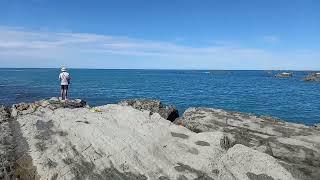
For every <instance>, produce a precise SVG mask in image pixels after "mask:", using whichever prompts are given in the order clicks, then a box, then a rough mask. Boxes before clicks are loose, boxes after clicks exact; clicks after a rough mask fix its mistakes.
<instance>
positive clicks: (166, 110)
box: [119, 99, 179, 121]
mask: <svg viewBox="0 0 320 180" xmlns="http://www.w3.org/2000/svg"><path fill="white" fill-rule="evenodd" d="M119 104H120V105H124V106H132V107H133V108H135V109H138V110H147V111H150V112H151V113H159V114H160V116H161V117H163V118H164V119H167V120H169V121H174V120H175V119H177V118H178V117H179V112H178V110H177V109H176V108H175V107H174V106H165V105H163V104H162V103H161V102H160V101H158V100H151V99H129V100H124V101H121V102H119Z"/></svg>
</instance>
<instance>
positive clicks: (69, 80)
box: [68, 75, 71, 84]
mask: <svg viewBox="0 0 320 180" xmlns="http://www.w3.org/2000/svg"><path fill="white" fill-rule="evenodd" d="M70 82H71V77H70V75H69V76H68V84H70Z"/></svg>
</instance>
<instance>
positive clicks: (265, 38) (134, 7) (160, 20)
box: [0, 0, 320, 70]
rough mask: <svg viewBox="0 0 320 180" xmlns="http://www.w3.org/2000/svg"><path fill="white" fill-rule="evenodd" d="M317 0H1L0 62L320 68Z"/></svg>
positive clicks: (13, 64) (18, 64) (319, 8)
mask: <svg viewBox="0 0 320 180" xmlns="http://www.w3.org/2000/svg"><path fill="white" fill-rule="evenodd" d="M319 42H320V1H317V0H261V1H257V0H220V1H218V0H201V1H199V0H157V1H156V0H134V1H133V0H127V1H124V0H117V1H108V0H101V1H98V0H91V1H89V0H87V1H84V0H68V1H65V0H1V1H0V63H1V64H0V67H60V66H67V67H74V68H134V69H136V68H138V69H140V68H152V69H303V70H304V69H308V70H309V69H310V70H312V69H313V70H319V69H320V68H319V67H320V43H319Z"/></svg>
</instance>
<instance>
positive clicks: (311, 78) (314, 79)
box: [303, 73, 320, 82]
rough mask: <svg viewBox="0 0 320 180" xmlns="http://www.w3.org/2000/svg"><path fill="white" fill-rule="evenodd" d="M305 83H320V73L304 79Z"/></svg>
mask: <svg viewBox="0 0 320 180" xmlns="http://www.w3.org/2000/svg"><path fill="white" fill-rule="evenodd" d="M303 80H304V81H319V82H320V73H312V74H309V75H308V76H307V77H305V78H303Z"/></svg>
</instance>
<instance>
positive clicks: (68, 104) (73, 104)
mask: <svg viewBox="0 0 320 180" xmlns="http://www.w3.org/2000/svg"><path fill="white" fill-rule="evenodd" d="M86 106H87V103H86V102H85V101H83V100H81V99H75V100H67V101H61V100H59V99H58V98H55V97H53V98H51V99H49V100H41V101H36V102H34V103H19V104H14V105H12V108H11V115H12V116H17V115H19V114H30V113H33V112H34V111H36V110H37V109H38V108H39V107H42V108H45V107H48V108H50V109H52V110H54V109H58V108H70V109H73V108H83V107H86Z"/></svg>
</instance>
